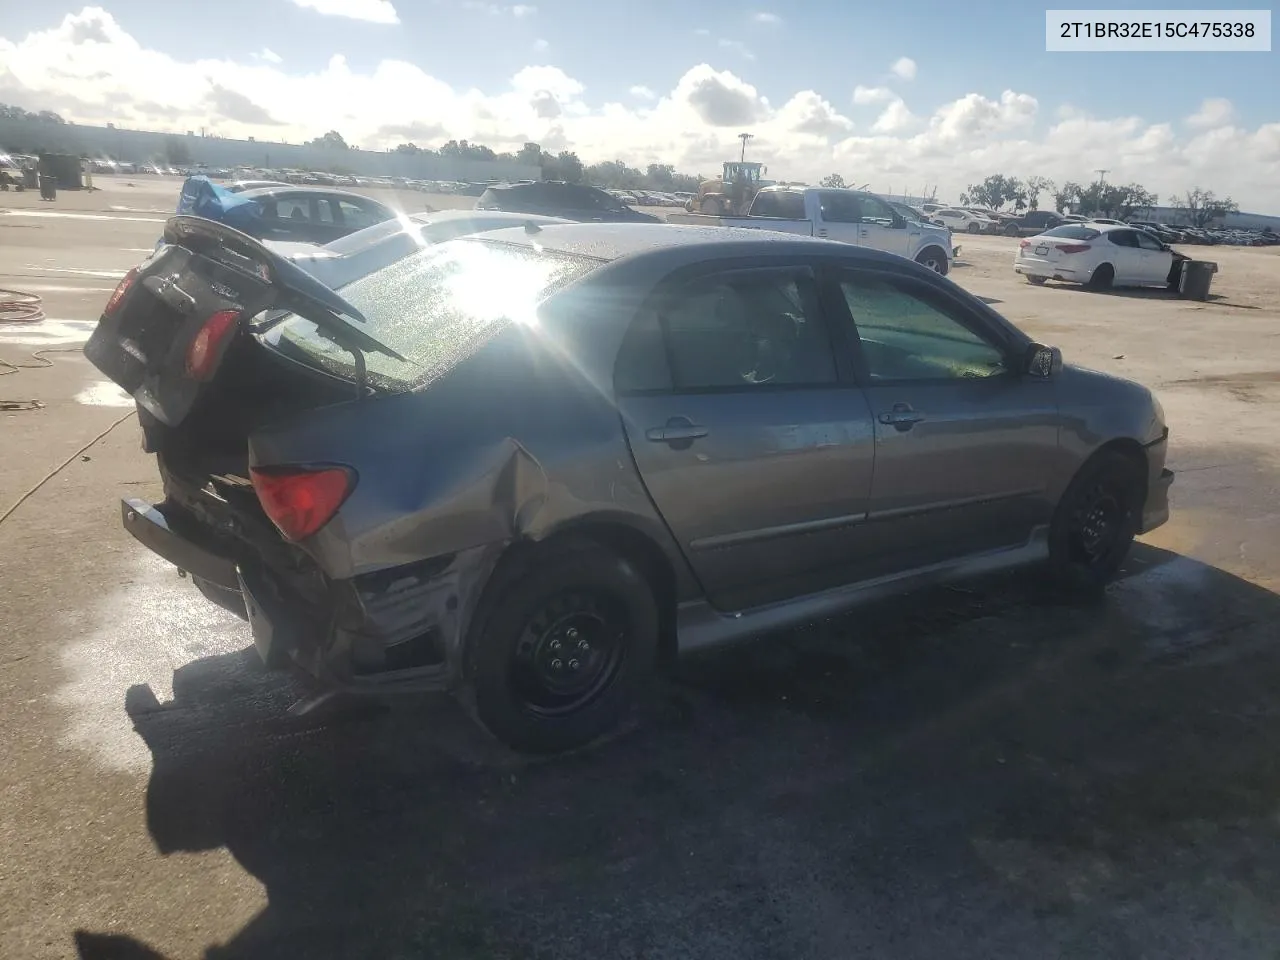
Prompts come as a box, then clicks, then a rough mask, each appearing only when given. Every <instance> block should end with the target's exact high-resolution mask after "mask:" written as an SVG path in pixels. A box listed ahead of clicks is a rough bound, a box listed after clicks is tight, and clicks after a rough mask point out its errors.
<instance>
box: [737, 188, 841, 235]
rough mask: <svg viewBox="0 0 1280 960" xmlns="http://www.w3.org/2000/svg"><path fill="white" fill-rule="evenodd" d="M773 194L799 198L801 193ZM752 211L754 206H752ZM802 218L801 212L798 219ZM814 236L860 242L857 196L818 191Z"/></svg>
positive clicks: (838, 192)
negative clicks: (816, 220)
mask: <svg viewBox="0 0 1280 960" xmlns="http://www.w3.org/2000/svg"><path fill="white" fill-rule="evenodd" d="M775 196H778V197H782V196H791V197H797V198H800V199H801V205H802V206H803V194H781V193H779V194H775ZM752 213H753V214H754V213H755V208H754V207H752ZM803 218H804V214H803V213H801V216H800V219H803ZM814 226H815V228H816V229H814V230H813V234H814V236H817V237H823V238H825V239H828V240H839V241H840V242H841V243H861V242H862V241H861V239H860V238H859V233H860V232H861V224H859V222H858V202H857V197H856V196H855V195H854V194H853V193H850V192H849V191H848V190H822V191H820V192H819V193H818V222H817V223H816V224H815V225H814Z"/></svg>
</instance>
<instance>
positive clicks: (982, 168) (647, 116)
mask: <svg viewBox="0 0 1280 960" xmlns="http://www.w3.org/2000/svg"><path fill="white" fill-rule="evenodd" d="M3 29H4V28H3V27H0V33H2V31H3ZM745 66H746V67H747V68H748V70H747V71H744V73H746V72H749V69H750V68H751V64H749V63H747V64H745ZM158 78H159V80H158ZM629 93H630V96H627V93H625V92H624V94H623V96H624V97H626V98H627V102H626V103H618V102H601V101H600V100H598V99H594V98H592V96H591V91H590V90H587V89H586V88H585V87H584V85H583V84H582V83H581V82H580V81H579V80H578V79H577V78H575V77H573V76H570V75H569V74H567V73H566V72H565V71H563V70H562V69H560V68H558V67H555V66H551V65H543V66H529V67H525V68H524V69H520V70H516V71H513V73H512V75H511V77H510V78H509V79H508V80H507V81H506V82H504V83H501V84H497V85H495V86H494V87H493V88H490V89H486V90H476V89H471V88H464V87H459V88H454V87H452V86H451V85H449V84H447V83H444V82H443V81H441V80H440V79H438V78H436V77H433V76H431V75H430V74H429V73H427V72H426V71H424V70H423V69H422V68H421V67H419V66H417V65H415V64H412V63H408V62H406V61H404V60H397V59H386V60H383V61H381V62H379V63H376V64H375V65H373V66H371V67H368V68H361V69H356V68H354V67H353V66H352V65H350V64H349V63H348V62H347V61H346V60H345V59H344V58H342V57H340V56H333V57H331V58H330V59H329V61H328V62H327V63H325V64H324V65H323V66H319V67H316V68H314V69H312V70H311V71H310V72H308V73H305V74H290V73H288V72H286V71H285V70H284V69H283V68H282V67H281V66H280V65H277V64H274V63H272V62H270V61H269V60H267V59H264V58H263V56H262V55H261V54H258V55H257V56H254V55H253V54H251V53H247V52H246V53H244V54H241V55H239V58H238V59H230V58H220V59H206V60H182V59H177V58H174V57H172V56H170V55H169V54H167V53H164V52H161V51H159V50H155V49H151V48H148V47H146V46H144V45H143V44H141V43H139V41H138V40H137V39H135V38H134V37H132V36H130V35H129V34H128V33H127V32H126V31H125V30H124V29H123V28H122V27H121V26H120V25H119V24H118V23H117V22H116V21H115V19H114V18H113V17H112V16H111V15H110V14H108V13H106V12H104V11H102V10H100V9H97V8H93V7H89V8H86V9H84V10H82V11H80V12H79V13H75V14H70V15H67V16H65V17H63V18H62V19H61V21H60V22H58V21H55V25H54V26H53V27H51V28H50V29H48V30H43V31H38V32H34V33H31V34H28V35H27V36H25V37H12V36H9V37H5V38H0V101H3V102H6V103H13V104H15V105H17V106H21V107H24V108H26V109H29V110H41V109H49V110H55V111H57V112H58V113H60V114H62V115H63V116H64V117H66V118H67V119H68V120H71V121H75V122H82V123H89V124H103V123H107V122H113V123H115V124H116V125H117V126H121V127H133V128H139V129H155V130H173V131H180V132H181V131H186V130H197V129H199V128H201V127H210V128H214V129H216V130H217V131H218V132H219V134H221V135H224V136H233V137H247V136H254V137H257V138H258V139H259V140H273V141H280V140H288V141H292V142H301V141H302V140H305V139H309V138H311V137H315V136H317V135H319V134H322V133H324V132H325V131H326V130H331V129H335V128H336V129H338V130H339V131H341V133H342V134H343V136H345V137H346V138H347V140H348V142H351V143H359V144H362V145H364V146H366V147H370V148H375V149H377V148H385V147H391V146H394V145H395V144H397V143H400V142H403V141H405V140H413V141H414V142H416V143H418V144H420V145H423V146H438V145H439V144H441V143H443V142H444V141H446V140H450V139H459V140H462V139H466V140H470V141H472V142H479V143H485V144H488V145H489V146H491V147H493V148H494V149H495V150H519V149H520V146H521V145H522V144H523V143H524V142H525V141H526V140H532V141H536V142H538V143H541V144H542V145H543V146H544V147H546V148H547V149H549V150H550V149H553V148H554V149H555V150H561V149H571V150H574V151H576V152H577V153H578V155H579V156H580V157H582V158H583V159H584V160H587V161H598V160H612V159H616V158H619V157H620V158H623V159H625V160H626V161H627V162H629V163H631V164H633V165H638V166H644V165H645V164H647V163H650V162H662V163H672V164H675V166H676V168H677V169H680V170H684V171H686V172H688V173H703V174H710V173H712V172H713V171H716V170H718V169H719V167H720V163H721V162H722V161H724V160H727V159H730V158H732V157H735V156H737V155H738V150H739V144H738V141H737V139H736V136H737V134H738V133H740V132H742V131H744V130H749V131H750V132H752V133H753V134H755V139H754V140H752V142H751V147H750V150H751V155H752V157H753V158H755V159H758V160H760V161H762V162H764V163H767V164H768V165H769V170H770V174H771V175H772V176H776V177H779V178H782V179H787V180H809V181H811V182H816V180H817V179H818V178H820V177H822V176H824V175H826V174H828V173H830V172H831V171H832V170H842V171H849V170H855V171H857V178H858V182H859V183H862V182H869V183H870V185H871V187H872V189H877V190H884V189H888V188H889V187H890V186H892V187H894V188H895V189H899V190H900V189H901V188H902V185H903V184H905V183H907V182H910V183H915V184H923V183H930V184H934V183H936V184H938V186H939V195H940V196H942V197H943V198H944V199H952V200H954V199H955V198H957V197H958V196H959V193H960V192H961V191H962V190H963V189H964V188H965V187H966V186H967V185H968V184H970V183H976V182H978V181H980V180H981V179H982V178H983V177H985V176H987V175H988V174H992V173H1005V174H1009V175H1013V176H1019V177H1026V176H1030V175H1033V174H1034V175H1039V176H1045V177H1050V178H1052V179H1054V180H1056V181H1058V182H1059V183H1061V182H1062V181H1064V180H1082V179H1086V178H1088V177H1090V176H1092V171H1093V170H1094V169H1095V168H1098V167H1105V168H1108V169H1109V171H1110V172H1109V173H1108V174H1107V179H1108V180H1116V181H1121V182H1129V181H1136V182H1139V183H1142V184H1144V185H1145V186H1146V187H1147V188H1148V189H1150V190H1152V191H1154V192H1156V193H1158V194H1160V195H1161V196H1162V197H1163V198H1166V199H1167V198H1170V197H1172V196H1173V195H1175V194H1180V193H1183V192H1185V191H1186V190H1187V189H1188V188H1190V187H1192V186H1195V185H1197V184H1199V185H1200V186H1202V187H1204V188H1205V189H1210V190H1213V191H1214V192H1216V193H1217V194H1218V195H1220V196H1225V195H1228V194H1229V195H1231V196H1232V197H1234V198H1235V199H1236V200H1237V201H1238V202H1239V203H1240V204H1241V206H1242V207H1243V208H1244V209H1246V210H1256V211H1260V212H1275V213H1280V123H1271V124H1266V125H1263V126H1260V127H1255V128H1251V129H1249V128H1243V127H1240V126H1236V125H1235V123H1238V121H1235V122H1228V118H1230V117H1232V116H1233V112H1229V111H1228V108H1229V105H1224V104H1217V105H1215V106H1212V107H1210V108H1209V109H1206V108H1205V106H1204V105H1201V107H1200V108H1199V112H1198V113H1197V114H1196V116H1197V117H1199V118H1200V119H1199V120H1198V121H1197V122H1198V123H1200V124H1201V125H1200V126H1192V125H1190V124H1189V123H1187V122H1184V118H1183V117H1181V116H1180V115H1179V114H1178V113H1171V114H1169V115H1166V116H1160V117H1156V118H1147V119H1143V118H1139V117H1133V116H1106V115H1091V114H1089V113H1086V112H1084V111H1083V110H1080V109H1078V108H1073V109H1071V110H1070V111H1064V112H1058V113H1054V112H1053V111H1051V110H1050V111H1046V110H1044V109H1042V107H1041V105H1040V104H1039V103H1037V101H1036V99H1035V98H1034V97H1032V96H1029V95H1028V94H1026V93H1023V92H1020V91H1016V90H1007V91H1004V92H1003V93H999V94H994V93H993V92H992V91H980V92H979V91H973V92H969V91H966V90H965V88H963V87H961V88H958V89H957V90H956V92H955V95H954V96H953V97H952V98H951V99H949V100H948V101H947V102H943V103H932V104H919V103H913V105H912V106H913V107H914V108H915V111H916V112H915V113H914V114H913V113H912V111H911V110H909V109H908V108H907V105H906V103H904V102H903V101H902V98H900V97H898V96H897V95H896V94H894V93H893V92H892V91H891V90H890V89H888V88H885V87H861V88H859V89H858V90H857V91H855V93H854V98H853V99H854V103H855V104H859V105H861V106H864V107H865V106H872V105H873V106H875V107H876V108H877V110H876V113H877V114H878V115H877V116H876V117H875V119H874V120H872V119H871V118H870V117H869V118H868V120H867V124H866V125H865V126H864V125H863V124H862V123H861V122H859V125H858V126H857V127H855V126H854V122H853V120H851V119H850V118H849V117H847V116H844V115H842V114H841V113H840V112H839V111H838V110H837V109H836V107H835V106H833V105H832V104H833V103H839V102H840V100H836V101H831V100H829V99H828V98H827V97H826V95H824V93H823V92H822V91H815V90H803V91H799V92H794V93H790V94H789V95H788V96H786V97H784V98H781V99H779V100H778V102H777V105H775V104H774V103H771V102H770V101H769V99H767V98H766V97H764V96H763V95H762V94H761V93H760V90H759V89H758V88H757V87H756V86H755V85H754V84H753V83H752V82H751V80H750V77H749V76H745V75H743V74H740V73H735V72H733V71H730V70H725V69H718V68H717V67H716V66H713V65H711V64H709V63H700V64H696V65H694V66H692V67H691V68H690V69H688V70H686V71H685V72H684V74H683V76H674V75H673V76H671V77H670V78H669V80H668V82H667V83H666V84H663V85H661V86H659V85H658V84H657V83H655V82H653V81H652V80H651V81H650V83H649V89H647V90H632V91H630V92H629ZM644 93H650V94H654V96H652V97H645V96H644V95H643V94H644ZM843 96H845V95H844V94H842V95H841V98H843ZM1046 113H1047V114H1048V115H1047V116H1046V115H1045V114H1046ZM857 119H858V120H859V121H860V120H861V118H857ZM5 146H8V145H6V144H0V148H3V147H5Z"/></svg>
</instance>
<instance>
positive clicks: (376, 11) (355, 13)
mask: <svg viewBox="0 0 1280 960" xmlns="http://www.w3.org/2000/svg"><path fill="white" fill-rule="evenodd" d="M293 2H294V5H295V6H299V7H302V8H303V9H304V10H314V11H315V12H316V13H321V14H324V15H325V16H326V17H349V18H351V19H352V20H368V21H369V22H370V23H399V22H400V17H399V16H398V15H397V14H396V8H395V7H394V6H392V5H391V0H293ZM91 9H94V8H93V7H85V10H91Z"/></svg>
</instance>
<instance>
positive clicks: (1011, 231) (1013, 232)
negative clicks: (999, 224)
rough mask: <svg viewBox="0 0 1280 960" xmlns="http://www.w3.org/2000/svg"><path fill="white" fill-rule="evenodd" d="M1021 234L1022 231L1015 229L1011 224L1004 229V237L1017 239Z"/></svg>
mask: <svg viewBox="0 0 1280 960" xmlns="http://www.w3.org/2000/svg"><path fill="white" fill-rule="evenodd" d="M1019 233H1020V231H1019V230H1018V228H1017V227H1015V226H1014V225H1013V224H1012V223H1011V224H1009V226H1007V227H1005V228H1004V235H1005V236H1006V237H1016V236H1017V235H1018V234H1019Z"/></svg>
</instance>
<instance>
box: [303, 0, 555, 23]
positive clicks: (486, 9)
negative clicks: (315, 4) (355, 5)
mask: <svg viewBox="0 0 1280 960" xmlns="http://www.w3.org/2000/svg"><path fill="white" fill-rule="evenodd" d="M294 2H295V3H296V2H297V0H294ZM462 6H463V9H465V10H479V11H480V12H481V13H487V14H488V15H489V16H491V17H501V16H512V17H515V18H516V19H521V18H524V17H532V16H533V15H534V14H535V13H537V12H538V8H537V7H533V6H529V5H528V4H524V3H517V4H516V5H515V6H506V5H504V4H501V3H490V2H488V0H462Z"/></svg>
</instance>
